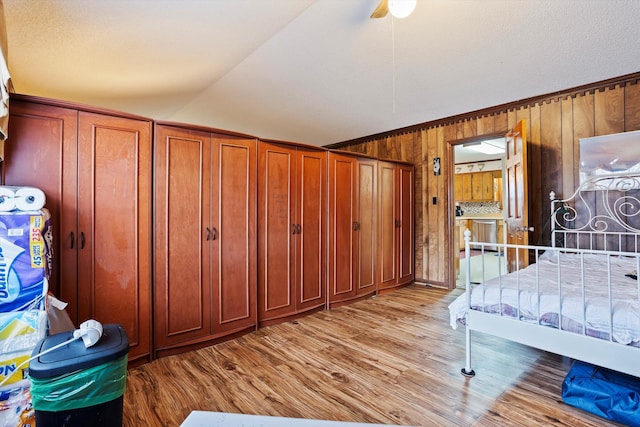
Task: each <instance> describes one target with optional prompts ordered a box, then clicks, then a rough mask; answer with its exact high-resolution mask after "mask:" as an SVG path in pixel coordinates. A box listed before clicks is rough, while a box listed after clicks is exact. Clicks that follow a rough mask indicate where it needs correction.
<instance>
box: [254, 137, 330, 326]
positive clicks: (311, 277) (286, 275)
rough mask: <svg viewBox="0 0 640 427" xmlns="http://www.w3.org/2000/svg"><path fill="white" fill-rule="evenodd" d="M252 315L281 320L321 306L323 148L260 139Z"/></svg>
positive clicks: (265, 322) (269, 321) (323, 278)
mask: <svg viewBox="0 0 640 427" xmlns="http://www.w3.org/2000/svg"><path fill="white" fill-rule="evenodd" d="M258 185H259V186H258V218H259V220H258V260H259V262H258V319H259V324H260V325H261V326H264V325H269V324H274V323H277V322H282V321H284V320H286V319H289V318H291V317H294V316H298V315H300V314H303V313H305V312H308V311H310V310H314V309H320V308H323V307H324V306H325V299H326V298H325V295H326V294H325V290H326V238H325V236H326V151H324V150H317V149H312V148H309V147H303V146H297V145H293V144H283V143H277V142H273V141H269V142H266V141H261V142H260V143H259V154H258Z"/></svg>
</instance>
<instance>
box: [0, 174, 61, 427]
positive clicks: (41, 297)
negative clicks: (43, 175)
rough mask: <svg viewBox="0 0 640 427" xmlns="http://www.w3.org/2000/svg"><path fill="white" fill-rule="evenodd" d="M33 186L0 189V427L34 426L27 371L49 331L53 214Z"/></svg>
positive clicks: (41, 195)
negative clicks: (29, 362) (46, 207)
mask: <svg viewBox="0 0 640 427" xmlns="http://www.w3.org/2000/svg"><path fill="white" fill-rule="evenodd" d="M44 201H45V199H44V194H43V193H42V191H40V190H39V189H36V188H33V187H20V188H16V187H1V186H0V427H5V426H10V427H14V426H27V425H33V424H34V423H33V411H32V409H31V394H30V392H29V390H30V382H29V380H28V379H27V375H26V371H27V369H28V361H29V359H30V357H31V353H32V351H33V349H34V348H35V347H36V346H37V344H38V342H39V341H40V340H42V339H43V338H44V337H45V335H46V332H47V313H46V310H45V301H46V296H47V291H48V279H49V273H50V269H51V259H52V251H51V228H50V214H49V211H48V210H46V209H45V208H44Z"/></svg>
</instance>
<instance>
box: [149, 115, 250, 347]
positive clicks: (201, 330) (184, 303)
mask: <svg viewBox="0 0 640 427" xmlns="http://www.w3.org/2000/svg"><path fill="white" fill-rule="evenodd" d="M154 209H155V230H156V233H155V242H154V246H155V251H154V261H155V263H154V265H155V274H154V284H155V295H154V308H155V311H154V327H155V331H154V336H155V355H156V356H163V355H168V354H173V353H178V352H182V351H184V350H185V349H189V348H197V347H200V346H203V345H206V344H210V343H211V342H214V341H216V340H219V339H222V338H224V337H228V336H232V335H235V334H241V333H245V332H248V331H251V330H254V329H255V327H256V318H257V316H256V288H257V284H256V277H257V272H256V239H257V235H256V140H255V139H253V138H251V137H245V136H239V135H226V134H219V133H215V132H213V131H209V130H206V129H202V128H189V127H183V126H177V125H172V124H157V125H156V129H155V208H154Z"/></svg>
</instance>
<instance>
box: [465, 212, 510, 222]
mask: <svg viewBox="0 0 640 427" xmlns="http://www.w3.org/2000/svg"><path fill="white" fill-rule="evenodd" d="M456 219H496V220H503V219H504V215H503V214H501V213H469V214H466V213H465V214H464V215H462V216H457V217H456Z"/></svg>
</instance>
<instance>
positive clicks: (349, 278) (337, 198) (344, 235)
mask: <svg viewBox="0 0 640 427" xmlns="http://www.w3.org/2000/svg"><path fill="white" fill-rule="evenodd" d="M356 167H357V164H356V160H355V159H354V158H353V157H349V156H343V155H340V154H335V153H330V154H329V186H330V187H329V215H330V218H329V303H333V302H339V301H344V300H348V299H351V298H354V297H355V296H356V286H355V285H354V280H353V279H354V277H353V276H354V264H355V262H356V260H357V256H358V247H357V239H356V238H355V233H356V232H357V231H355V230H354V228H355V224H354V223H355V220H356V215H355V193H356V189H355V186H356Z"/></svg>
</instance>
